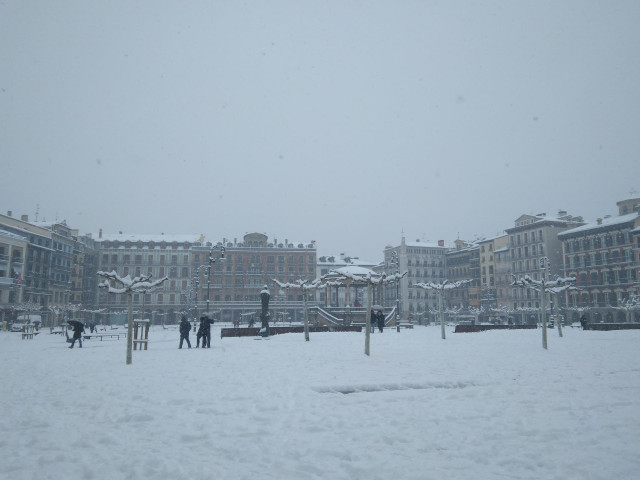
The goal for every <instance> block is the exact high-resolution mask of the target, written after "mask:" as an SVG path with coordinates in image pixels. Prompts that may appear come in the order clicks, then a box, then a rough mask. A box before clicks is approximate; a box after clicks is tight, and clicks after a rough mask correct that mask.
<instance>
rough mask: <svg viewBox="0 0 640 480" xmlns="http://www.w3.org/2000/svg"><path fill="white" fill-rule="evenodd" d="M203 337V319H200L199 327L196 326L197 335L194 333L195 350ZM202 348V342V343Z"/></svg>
mask: <svg viewBox="0 0 640 480" xmlns="http://www.w3.org/2000/svg"><path fill="white" fill-rule="evenodd" d="M203 335H204V317H200V325H198V333H196V348H198V347H200V339H201V338H202V336H203ZM202 346H203V347H204V342H203V343H202Z"/></svg>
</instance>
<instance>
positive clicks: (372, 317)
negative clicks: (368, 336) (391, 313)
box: [369, 310, 377, 333]
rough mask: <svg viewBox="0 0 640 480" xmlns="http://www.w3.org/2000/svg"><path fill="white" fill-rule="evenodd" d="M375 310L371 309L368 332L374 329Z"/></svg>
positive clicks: (372, 331)
mask: <svg viewBox="0 0 640 480" xmlns="http://www.w3.org/2000/svg"><path fill="white" fill-rule="evenodd" d="M376 322H377V320H376V312H375V310H371V318H370V319H369V332H371V333H374V332H375V331H376Z"/></svg>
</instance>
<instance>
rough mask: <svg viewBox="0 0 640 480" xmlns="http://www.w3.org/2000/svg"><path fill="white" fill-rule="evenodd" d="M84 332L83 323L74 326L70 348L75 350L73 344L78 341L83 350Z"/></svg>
mask: <svg viewBox="0 0 640 480" xmlns="http://www.w3.org/2000/svg"><path fill="white" fill-rule="evenodd" d="M82 332H84V326H83V325H82V324H81V323H74V324H73V338H72V339H71V345H69V348H73V344H74V343H76V340H78V344H79V345H80V348H82Z"/></svg>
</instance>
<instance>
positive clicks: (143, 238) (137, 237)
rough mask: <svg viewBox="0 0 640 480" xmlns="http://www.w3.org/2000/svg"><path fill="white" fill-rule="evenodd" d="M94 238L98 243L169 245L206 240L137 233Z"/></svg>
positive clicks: (197, 236) (192, 237) (197, 237)
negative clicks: (165, 243) (161, 243)
mask: <svg viewBox="0 0 640 480" xmlns="http://www.w3.org/2000/svg"><path fill="white" fill-rule="evenodd" d="M92 237H93V238H94V239H95V240H96V241H97V242H106V241H109V242H116V241H118V242H127V241H129V242H132V243H135V242H156V243H160V242H167V243H173V242H177V243H185V242H190V243H195V242H202V241H203V240H204V235H199V234H198V235H196V234H175V235H166V234H157V233H156V234H135V233H107V234H104V233H103V234H102V237H100V236H99V235H92Z"/></svg>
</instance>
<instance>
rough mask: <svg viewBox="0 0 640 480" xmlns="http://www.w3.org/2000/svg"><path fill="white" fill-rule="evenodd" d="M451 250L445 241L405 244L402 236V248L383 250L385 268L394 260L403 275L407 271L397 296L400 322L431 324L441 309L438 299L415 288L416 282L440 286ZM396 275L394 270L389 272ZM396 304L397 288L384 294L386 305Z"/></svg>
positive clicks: (392, 263)
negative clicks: (436, 312) (435, 313)
mask: <svg viewBox="0 0 640 480" xmlns="http://www.w3.org/2000/svg"><path fill="white" fill-rule="evenodd" d="M449 250H451V247H446V246H445V244H444V240H439V241H438V242H421V241H418V240H417V241H415V242H406V241H405V238H404V237H402V241H401V243H400V245H399V246H396V247H392V246H387V247H386V248H385V250H384V265H387V266H389V268H391V266H392V265H394V258H397V259H398V261H399V268H398V270H399V271H400V272H404V271H406V272H407V275H405V276H404V277H403V278H402V279H401V280H400V282H399V287H398V295H399V302H398V303H399V306H400V318H401V320H409V319H411V320H412V321H415V322H425V321H429V319H431V318H432V317H433V312H435V311H436V310H437V309H438V301H437V297H436V296H435V294H434V293H433V292H430V291H427V290H422V289H420V288H413V285H414V284H416V283H426V282H434V283H440V282H442V281H444V279H445V278H446V276H445V272H446V270H447V259H446V253H447V252H448V251H449ZM387 271H388V272H389V273H393V272H392V270H387ZM395 304H396V292H395V289H391V288H387V289H385V291H384V306H385V307H393V306H394V305H395Z"/></svg>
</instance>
